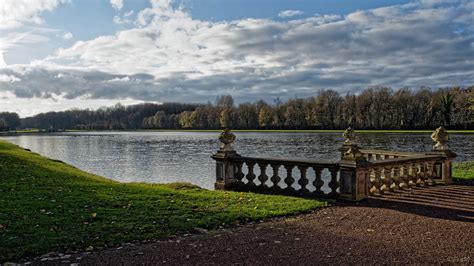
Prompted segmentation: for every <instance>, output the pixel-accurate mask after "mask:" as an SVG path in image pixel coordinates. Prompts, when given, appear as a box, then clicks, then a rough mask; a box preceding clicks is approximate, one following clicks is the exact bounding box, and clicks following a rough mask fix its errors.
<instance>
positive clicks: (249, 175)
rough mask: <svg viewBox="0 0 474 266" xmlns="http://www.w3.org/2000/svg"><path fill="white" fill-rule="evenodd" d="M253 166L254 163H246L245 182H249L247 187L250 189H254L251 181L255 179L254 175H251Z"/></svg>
mask: <svg viewBox="0 0 474 266" xmlns="http://www.w3.org/2000/svg"><path fill="white" fill-rule="evenodd" d="M254 166H255V163H254V162H247V167H248V169H249V172H248V173H247V180H248V181H249V182H248V183H247V185H248V186H250V187H254V186H255V183H254V182H253V180H254V179H255V177H256V176H255V174H254V173H253V167H254Z"/></svg>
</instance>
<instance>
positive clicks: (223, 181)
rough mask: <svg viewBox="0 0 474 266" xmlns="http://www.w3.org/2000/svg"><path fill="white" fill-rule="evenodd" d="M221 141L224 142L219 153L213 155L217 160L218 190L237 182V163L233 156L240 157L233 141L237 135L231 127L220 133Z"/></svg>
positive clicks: (215, 186)
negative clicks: (231, 130) (233, 145)
mask: <svg viewBox="0 0 474 266" xmlns="http://www.w3.org/2000/svg"><path fill="white" fill-rule="evenodd" d="M219 141H220V142H221V143H222V144H221V146H220V148H219V150H218V151H217V153H215V154H214V155H212V156H211V158H212V159H214V160H216V182H215V184H214V188H215V189H216V190H226V189H228V188H230V187H232V185H233V184H234V183H235V182H236V179H235V174H236V170H237V169H236V165H235V164H234V163H233V162H232V160H231V159H232V158H236V157H240V155H239V154H237V152H236V151H235V150H234V149H233V147H232V143H233V142H234V141H235V135H234V134H233V133H232V132H230V130H229V129H225V130H223V131H222V133H221V134H220V135H219Z"/></svg>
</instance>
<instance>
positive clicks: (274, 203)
mask: <svg viewBox="0 0 474 266" xmlns="http://www.w3.org/2000/svg"><path fill="white" fill-rule="evenodd" d="M324 205H326V202H324V201H317V200H308V199H300V198H294V197H284V196H271V195H258V194H252V193H237V192H220V191H209V190H204V189H200V188H197V187H194V186H192V185H189V184H169V185H158V184H156V185H152V184H143V183H131V184H123V183H119V182H115V181H112V180H109V179H106V178H103V177H100V176H95V175H92V174H89V173H86V172H83V171H81V170H78V169H77V168H74V167H72V166H70V165H67V164H65V163H62V162H60V161H55V160H51V159H48V158H45V157H42V156H40V155H38V154H35V153H32V152H28V151H25V150H23V149H21V148H19V147H17V146H15V145H13V144H10V143H8V142H5V141H0V262H5V261H11V260H17V259H19V258H22V257H25V256H32V255H40V254H43V253H46V252H49V251H66V250H71V249H81V248H88V247H90V246H92V247H99V246H106V245H117V244H120V243H123V242H127V241H132V240H143V239H151V238H156V237H162V236H169V235H173V234H181V233H185V232H192V231H194V230H195V229H196V228H206V229H213V228H218V227H219V226H222V225H232V224H237V223H241V222H246V221H252V220H260V219H263V218H268V217H273V216H280V215H287V214H293V213H299V212H305V211H308V210H310V209H313V208H317V207H320V206H324Z"/></svg>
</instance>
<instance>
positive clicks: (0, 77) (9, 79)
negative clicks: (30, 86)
mask: <svg viewBox="0 0 474 266" xmlns="http://www.w3.org/2000/svg"><path fill="white" fill-rule="evenodd" d="M17 81H21V79H19V78H17V77H15V76H9V75H0V82H10V83H13V82H17Z"/></svg>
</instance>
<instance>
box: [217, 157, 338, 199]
mask: <svg viewBox="0 0 474 266" xmlns="http://www.w3.org/2000/svg"><path fill="white" fill-rule="evenodd" d="M212 158H214V159H215V160H216V161H217V173H216V174H217V182H216V189H230V190H236V191H253V192H261V193H274V194H285V195H298V196H317V197H325V196H327V197H333V198H335V197H337V196H338V194H339V192H338V189H339V179H338V178H339V175H338V174H339V165H338V164H337V163H333V162H321V161H311V160H288V159H278V158H254V157H242V156H231V157H230V158H227V159H224V158H222V156H218V155H214V156H213V157H212ZM226 167H228V168H230V171H227V172H226V170H225V169H226ZM323 173H326V175H325V176H323ZM310 176H311V177H310ZM325 185H326V187H328V188H329V190H326V191H325V190H324V189H323V186H325Z"/></svg>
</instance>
